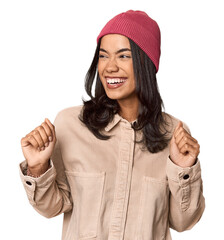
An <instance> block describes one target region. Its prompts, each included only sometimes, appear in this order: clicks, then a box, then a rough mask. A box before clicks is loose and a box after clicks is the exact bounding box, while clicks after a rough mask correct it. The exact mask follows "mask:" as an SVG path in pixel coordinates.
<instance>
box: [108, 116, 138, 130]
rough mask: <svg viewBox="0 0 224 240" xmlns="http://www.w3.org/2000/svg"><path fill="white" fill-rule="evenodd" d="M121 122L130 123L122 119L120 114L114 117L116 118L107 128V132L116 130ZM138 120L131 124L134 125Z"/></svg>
mask: <svg viewBox="0 0 224 240" xmlns="http://www.w3.org/2000/svg"><path fill="white" fill-rule="evenodd" d="M120 121H123V122H126V123H128V121H127V120H126V119H124V118H122V117H121V116H120V115H119V114H118V113H116V114H115V115H114V118H113V120H112V121H111V122H109V123H108V125H107V126H106V127H105V131H106V132H109V131H110V130H111V129H112V128H114V127H115V126H116V125H117V124H118V123H119V122H120ZM136 121H137V120H135V121H133V122H131V123H130V124H133V123H134V122H136Z"/></svg>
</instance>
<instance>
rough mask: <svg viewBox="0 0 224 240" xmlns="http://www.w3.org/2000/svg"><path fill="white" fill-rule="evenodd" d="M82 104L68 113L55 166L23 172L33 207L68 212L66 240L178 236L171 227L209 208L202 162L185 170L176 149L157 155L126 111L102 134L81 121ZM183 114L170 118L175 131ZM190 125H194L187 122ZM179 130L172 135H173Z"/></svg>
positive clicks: (60, 121)
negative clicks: (177, 162) (34, 173)
mask: <svg viewBox="0 0 224 240" xmlns="http://www.w3.org/2000/svg"><path fill="white" fill-rule="evenodd" d="M81 108H82V106H78V107H71V108H67V109H65V110H63V111H61V112H60V113H59V114H58V115H57V117H56V119H55V122H54V125H55V127H56V135H57V143H56V146H55V150H54V153H53V156H52V158H51V168H50V169H48V171H47V172H45V173H44V174H43V175H42V176H40V177H39V178H32V177H30V176H26V175H25V174H24V171H25V169H26V167H27V166H26V165H27V164H26V161H24V162H23V163H21V164H20V174H21V178H22V181H23V184H24V187H25V190H26V192H27V196H28V199H29V201H30V203H31V204H32V206H33V207H34V208H35V209H36V210H37V211H38V212H39V213H40V214H42V215H44V216H45V217H53V216H56V215H58V214H60V213H64V222H63V234H62V239H63V240H84V239H85V240H170V239H171V236H170V227H171V228H173V229H176V230H177V231H184V230H186V229H190V228H191V227H193V226H194V225H195V224H196V223H197V222H198V220H199V219H200V217H201V215H202V213H203V211H204V207H205V202H204V197H203V195H202V180H201V169H200V162H199V160H198V161H197V163H196V164H195V165H194V166H192V167H189V168H181V167H179V166H177V165H175V164H174V163H173V162H172V161H171V160H170V159H169V147H167V148H166V149H164V150H163V151H161V152H159V153H154V154H152V153H150V152H149V151H148V150H147V149H146V148H145V147H144V146H143V145H142V144H140V143H135V140H136V139H137V140H138V139H140V138H141V134H142V133H141V131H138V132H136V131H134V130H133V129H132V127H131V123H129V122H128V121H127V120H125V119H123V118H122V117H121V116H119V115H118V114H117V115H115V117H114V119H113V121H112V122H111V123H109V125H108V126H107V127H106V128H105V131H104V133H105V134H109V135H110V136H112V137H111V138H110V139H109V140H99V139H97V138H96V137H95V136H94V135H93V134H92V133H91V132H90V131H89V130H88V129H87V127H86V126H85V125H84V124H83V123H81V121H80V120H79V119H78V116H79V113H80V111H81ZM176 124H177V119H175V118H173V117H171V118H170V129H171V130H172V131H173V129H174V128H175V126H176ZM185 127H186V125H185ZM171 134H172V133H171Z"/></svg>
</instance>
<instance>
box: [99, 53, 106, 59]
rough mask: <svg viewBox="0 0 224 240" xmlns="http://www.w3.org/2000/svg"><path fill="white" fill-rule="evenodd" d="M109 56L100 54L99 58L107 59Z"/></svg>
mask: <svg viewBox="0 0 224 240" xmlns="http://www.w3.org/2000/svg"><path fill="white" fill-rule="evenodd" d="M106 57H107V56H105V55H102V54H100V55H99V58H106Z"/></svg>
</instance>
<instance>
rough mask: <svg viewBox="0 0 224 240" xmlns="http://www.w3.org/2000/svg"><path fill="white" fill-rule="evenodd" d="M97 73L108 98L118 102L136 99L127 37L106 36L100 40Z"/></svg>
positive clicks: (117, 35)
mask: <svg viewBox="0 0 224 240" xmlns="http://www.w3.org/2000/svg"><path fill="white" fill-rule="evenodd" d="M98 72H99V76H100V80H101V82H102V84H103V87H104V89H105V92H106V94H107V96H108V97H109V98H111V99H115V100H118V101H119V100H127V99H130V100H131V99H133V97H134V98H136V93H135V78H134V69H133V63H132V54H131V48H130V43H129V40H128V38H127V37H125V36H123V35H119V34H108V35H105V36H104V37H103V38H102V39H101V44H100V51H99V62H98Z"/></svg>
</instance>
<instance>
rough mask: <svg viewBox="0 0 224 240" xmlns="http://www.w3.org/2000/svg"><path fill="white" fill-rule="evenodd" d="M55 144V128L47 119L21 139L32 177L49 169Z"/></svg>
mask: <svg viewBox="0 0 224 240" xmlns="http://www.w3.org/2000/svg"><path fill="white" fill-rule="evenodd" d="M55 143H56V134H55V127H54V125H53V124H52V123H51V122H50V120H49V119H47V118H46V119H45V121H44V122H43V123H42V124H41V125H40V126H38V127H36V128H35V129H34V130H33V131H31V132H30V133H28V134H27V135H26V136H25V137H23V138H22V139H21V146H22V151H23V155H24V157H25V159H26V160H27V163H28V168H29V171H30V172H31V174H32V175H34V176H39V175H41V174H43V173H44V172H45V171H46V170H47V169H48V167H49V159H50V157H51V155H52V152H53V150H54V146H55Z"/></svg>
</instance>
